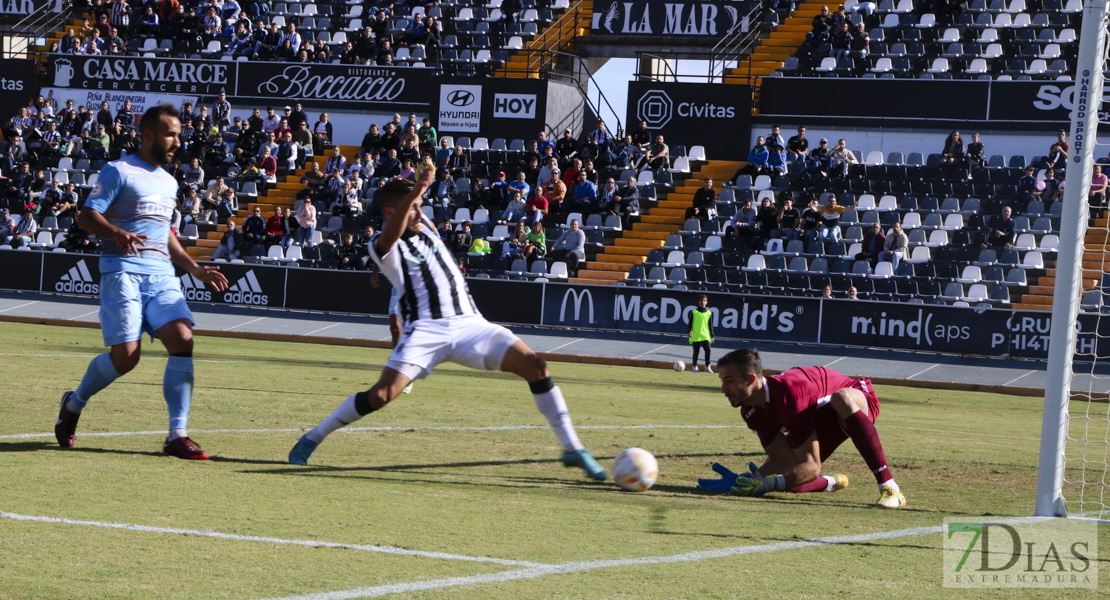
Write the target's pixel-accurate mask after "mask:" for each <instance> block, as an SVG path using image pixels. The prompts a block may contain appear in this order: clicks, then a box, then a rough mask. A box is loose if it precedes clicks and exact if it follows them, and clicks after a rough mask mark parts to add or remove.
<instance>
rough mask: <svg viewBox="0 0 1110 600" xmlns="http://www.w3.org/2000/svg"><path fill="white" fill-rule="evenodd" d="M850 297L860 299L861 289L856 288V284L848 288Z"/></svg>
mask: <svg viewBox="0 0 1110 600" xmlns="http://www.w3.org/2000/svg"><path fill="white" fill-rule="evenodd" d="M848 299H849V300H859V290H858V289H856V286H854V285H853V286H851V287H849V288H848Z"/></svg>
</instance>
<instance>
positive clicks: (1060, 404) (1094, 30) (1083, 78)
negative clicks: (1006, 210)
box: [1036, 0, 1108, 518]
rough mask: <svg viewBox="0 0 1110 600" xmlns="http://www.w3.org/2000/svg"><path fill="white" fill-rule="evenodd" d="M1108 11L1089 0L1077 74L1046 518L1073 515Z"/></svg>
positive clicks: (1053, 339) (1049, 404) (1052, 349)
mask: <svg viewBox="0 0 1110 600" xmlns="http://www.w3.org/2000/svg"><path fill="white" fill-rule="evenodd" d="M1106 15H1107V0H1084V2H1083V23H1082V27H1081V29H1080V37H1079V54H1078V60H1077V65H1076V72H1075V79H1074V81H1075V94H1074V104H1075V107H1074V108H1073V111H1072V114H1071V131H1070V135H1069V138H1070V140H1071V148H1070V152H1069V155H1068V159H1067V162H1068V166H1067V169H1066V181H1067V184H1066V185H1065V187H1064V200H1063V211H1062V214H1061V217H1060V246H1059V251H1058V255H1057V259H1056V282H1055V288H1054V290H1053V304H1052V329H1051V332H1050V334H1049V354H1048V363H1047V372H1046V375H1045V396H1044V413H1043V415H1042V419H1041V449H1040V460H1039V465H1038V469H1037V501H1036V514H1037V515H1038V516H1067V514H1068V510H1067V506H1066V504H1067V503H1066V502H1065V498H1064V481H1065V469H1066V468H1067V457H1068V456H1069V455H1068V454H1067V451H1068V448H1067V447H1066V446H1067V442H1068V405H1069V401H1070V399H1071V392H1072V389H1071V386H1072V373H1073V370H1072V362H1073V359H1074V355H1075V347H1076V337H1077V334H1078V327H1077V322H1078V321H1077V318H1078V314H1079V308H1080V306H1079V305H1080V295H1081V294H1082V293H1083V252H1084V239H1085V236H1086V233H1087V218H1088V213H1089V211H1088V204H1087V193H1088V192H1089V190H1090V187H1091V176H1092V165H1093V159H1094V148H1095V140H1096V137H1097V132H1098V113H1099V110H1101V107H1102V87H1103V73H1102V71H1103V68H1104V66H1105V65H1106V25H1107V24H1106ZM1092 358H1093V357H1092ZM1091 391H1093V390H1091ZM1085 439H1086V438H1085ZM1104 441H1105V440H1104ZM1079 452H1081V453H1083V455H1082V456H1081V457H1080V458H1081V459H1082V460H1084V461H1085V460H1086V456H1085V453H1086V449H1082V450H1079ZM1102 463H1103V465H1102V471H1101V472H1102V475H1103V479H1102V481H1101V486H1102V487H1103V488H1105V487H1106V485H1107V483H1108V482H1107V481H1106V480H1105V479H1104V477H1105V475H1106V468H1107V466H1106V464H1105V463H1106V460H1105V454H1104V458H1103V460H1102ZM1083 481H1086V479H1085V478H1084V480H1083ZM1084 485H1086V484H1085V483H1084ZM1105 493H1107V492H1106V490H1105V489H1103V490H1099V492H1098V496H1099V498H1100V501H1099V504H1100V506H1099V507H1098V510H1097V511H1096V512H1098V513H1099V514H1098V518H1102V517H1103V516H1104V515H1105V514H1106V510H1107V507H1106V504H1105V498H1104V496H1103V494H1105ZM1081 506H1082V503H1081Z"/></svg>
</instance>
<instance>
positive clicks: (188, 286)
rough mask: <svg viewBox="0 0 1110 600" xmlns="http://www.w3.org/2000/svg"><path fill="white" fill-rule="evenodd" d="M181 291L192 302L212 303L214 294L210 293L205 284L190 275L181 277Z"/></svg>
mask: <svg viewBox="0 0 1110 600" xmlns="http://www.w3.org/2000/svg"><path fill="white" fill-rule="evenodd" d="M181 291H182V292H183V293H184V294H185V299H186V300H188V301H190V302H211V301H212V292H210V291H208V289H207V286H205V285H204V282H203V281H201V280H199V279H197V278H196V277H193V276H192V275H190V274H188V273H186V274H184V275H182V276H181Z"/></svg>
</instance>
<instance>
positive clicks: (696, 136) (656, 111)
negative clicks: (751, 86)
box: [625, 81, 752, 160]
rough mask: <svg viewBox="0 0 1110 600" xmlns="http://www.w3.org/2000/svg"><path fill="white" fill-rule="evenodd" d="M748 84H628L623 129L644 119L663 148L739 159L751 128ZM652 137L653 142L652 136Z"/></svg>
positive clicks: (744, 152) (743, 153) (645, 82)
mask: <svg viewBox="0 0 1110 600" xmlns="http://www.w3.org/2000/svg"><path fill="white" fill-rule="evenodd" d="M747 90H748V88H747V87H744V86H735V85H714V84H705V83H657V82H647V81H630V82H629V83H628V113H627V117H626V119H625V123H626V124H627V126H626V129H633V128H635V127H637V124H638V123H639V122H640V121H647V125H648V129H649V130H650V131H652V132H653V133H654V132H658V133H662V134H663V139H664V141H666V143H667V145H668V146H674V145H675V144H683V145H685V146H686V147H687V148H689V147H690V146H694V145H701V146H704V147H705V152H706V154H707V155H709V156H713V157H716V158H723V159H736V160H743V159H744V158H746V157H747V154H748V149H747V148H746V147H745V145H744V144H741V143H737V140H747V139H748V137H749V135H750V131H751V123H752V119H751V114H752V99H751V94H749V93H747ZM653 141H654V140H653Z"/></svg>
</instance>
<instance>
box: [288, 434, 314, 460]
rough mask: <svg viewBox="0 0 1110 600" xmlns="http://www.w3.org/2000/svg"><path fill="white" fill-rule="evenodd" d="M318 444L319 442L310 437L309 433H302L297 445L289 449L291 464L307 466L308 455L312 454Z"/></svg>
mask: <svg viewBox="0 0 1110 600" xmlns="http://www.w3.org/2000/svg"><path fill="white" fill-rule="evenodd" d="M316 446H319V444H318V443H316V442H314V441H312V440H310V439H308V434H305V435H302V436H301V439H299V440H297V445H295V446H293V449H292V450H290V451H289V464H291V465H301V466H307V465H308V457H310V456H312V452H313V451H315V450H316Z"/></svg>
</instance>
